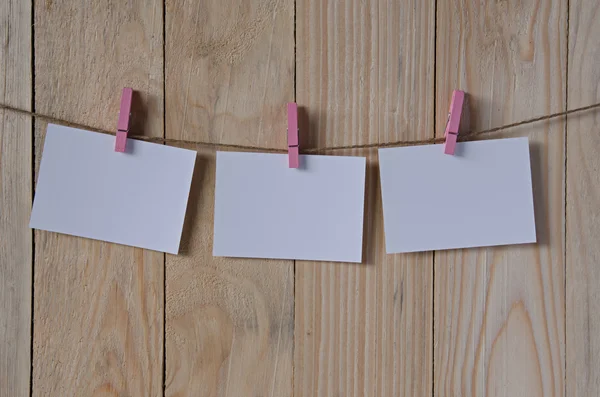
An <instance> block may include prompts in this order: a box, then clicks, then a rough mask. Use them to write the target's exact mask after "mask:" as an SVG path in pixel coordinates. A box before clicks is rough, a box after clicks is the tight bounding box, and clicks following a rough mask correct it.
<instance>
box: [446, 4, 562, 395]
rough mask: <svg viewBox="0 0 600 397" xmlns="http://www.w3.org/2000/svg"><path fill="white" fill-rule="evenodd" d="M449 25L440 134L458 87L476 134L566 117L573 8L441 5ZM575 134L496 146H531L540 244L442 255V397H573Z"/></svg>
mask: <svg viewBox="0 0 600 397" xmlns="http://www.w3.org/2000/svg"><path fill="white" fill-rule="evenodd" d="M437 16H438V24H437V25H438V33H437V46H436V48H437V78H436V79H437V85H436V87H437V92H436V103H437V106H436V121H437V122H436V132H437V134H438V135H440V134H443V128H444V125H445V122H446V118H447V111H448V103H449V101H450V96H451V92H452V89H456V88H458V89H463V90H465V91H466V92H467V93H468V94H469V98H468V99H469V100H468V101H467V105H466V106H465V109H464V113H465V114H464V117H463V121H462V127H463V129H465V130H478V129H484V128H488V127H494V126H499V125H502V124H506V123H510V122H515V121H520V120H524V119H527V118H530V117H533V116H539V115H544V114H548V113H551V112H557V111H561V110H564V108H565V79H566V40H565V38H566V1H563V0H554V1H545V2H517V1H507V2H493V3H492V2H488V3H479V2H478V3H474V2H470V1H463V0H453V1H447V2H446V1H441V2H438V13H437ZM564 129H565V123H564V120H558V121H553V122H542V123H537V124H533V125H529V126H527V127H524V128H518V129H514V130H511V131H507V132H504V133H502V134H499V135H495V136H494V137H496V138H497V137H506V136H513V135H521V136H522V135H525V136H528V137H529V140H530V152H531V163H532V164H531V166H532V173H533V190H534V203H535V211H536V226H537V237H538V242H537V244H535V245H526V246H508V247H500V248H483V249H475V250H455V251H447V252H439V253H436V255H435V288H434V291H435V297H434V302H435V305H434V319H435V320H434V321H435V330H434V363H435V369H434V385H435V390H434V393H435V395H436V396H449V395H461V396H483V395H485V396H495V395H502V396H504V395H527V396H542V395H543V396H562V395H563V394H564V371H565V367H564V366H565V343H564V338H565V334H564V319H565V312H564V272H565V267H564V266H565V265H564V225H565V223H564V222H565V218H564V208H565V201H564V187H565V185H564V161H565V157H564V151H565V148H564V139H565V136H564ZM487 138H491V137H487ZM440 200H441V202H446V201H447V198H442V197H440Z"/></svg>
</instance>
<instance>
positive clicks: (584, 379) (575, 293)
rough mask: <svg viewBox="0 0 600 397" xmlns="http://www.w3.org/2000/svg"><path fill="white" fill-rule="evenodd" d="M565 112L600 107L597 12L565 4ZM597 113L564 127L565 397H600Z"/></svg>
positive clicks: (588, 0)
mask: <svg viewBox="0 0 600 397" xmlns="http://www.w3.org/2000/svg"><path fill="white" fill-rule="evenodd" d="M569 6H570V8H569V68H568V71H569V76H568V92H567V96H568V104H569V108H571V109H572V108H575V107H579V106H585V105H589V104H593V103H597V102H600V68H599V66H598V65H600V46H599V40H600V8H599V7H598V2H597V1H593V0H571V1H570V3H569ZM599 151H600V112H598V110H595V111H592V112H589V113H586V114H578V115H573V116H569V118H568V124H567V246H566V250H567V256H566V257H567V283H566V285H567V319H566V322H567V358H566V360H567V393H566V394H567V396H596V395H600V372H599V371H598V368H599V367H600V321H599V320H598V316H597V313H598V312H599V311H600V297H599V296H598V284H599V281H600V270H599V266H598V265H599V264H600V248H599V247H598V241H599V238H600V225H599V224H598V208H600V173H599V171H600V160H599V158H598V153H599Z"/></svg>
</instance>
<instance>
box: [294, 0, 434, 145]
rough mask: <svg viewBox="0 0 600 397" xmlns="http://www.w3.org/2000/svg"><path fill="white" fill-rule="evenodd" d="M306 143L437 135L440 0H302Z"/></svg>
mask: <svg viewBox="0 0 600 397" xmlns="http://www.w3.org/2000/svg"><path fill="white" fill-rule="evenodd" d="M296 8H297V17H296V20H297V32H296V37H297V51H296V53H297V54H296V56H297V72H298V75H297V79H296V85H297V99H298V103H299V105H300V106H306V107H307V109H306V110H307V112H308V125H307V127H309V131H308V133H307V134H306V133H305V134H302V135H301V136H302V139H304V142H302V144H303V145H302V146H303V147H323V146H332V145H342V144H343V145H350V144H365V143H378V142H380V143H383V142H389V141H392V140H397V139H400V138H401V139H423V138H425V137H430V135H429V134H430V133H431V131H432V128H433V119H432V116H431V114H432V113H431V112H432V109H433V94H432V93H433V70H434V63H433V55H434V54H433V48H434V47H433V45H434V42H433V41H434V38H435V26H434V19H433V18H435V14H434V12H435V2H434V1H433V0H428V1H416V0H410V1H406V2H397V1H392V0H384V1H371V2H368V1H367V2H365V1H358V0H352V1H344V2H337V1H332V0H328V1H320V0H298V2H297V5H296Z"/></svg>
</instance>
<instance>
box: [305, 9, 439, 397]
mask: <svg viewBox="0 0 600 397" xmlns="http://www.w3.org/2000/svg"><path fill="white" fill-rule="evenodd" d="M434 10H435V3H434V2H433V1H428V2H417V1H410V2H407V3H403V4H400V3H399V2H394V1H385V2H362V1H347V2H336V1H317V0H301V1H298V3H297V12H298V14H297V27H298V29H297V40H298V42H297V56H298V64H297V70H298V77H297V92H298V103H299V104H300V105H302V106H306V109H305V110H306V111H305V118H307V120H305V122H304V124H305V128H304V131H306V129H307V128H308V132H306V133H305V134H304V135H305V136H306V134H308V139H306V138H305V139H306V142H305V147H306V146H308V147H314V146H318V147H322V146H330V145H349V144H359V143H367V142H370V143H378V142H389V141H395V140H399V139H425V138H431V137H433V129H432V124H433V120H432V117H431V115H432V114H433V101H432V99H433V83H434V81H433V73H432V68H433V60H434V52H433V49H434V47H433V44H434V42H433V40H434V35H435V28H434V18H435V11H434ZM302 131H303V129H302V127H301V133H302ZM333 154H346V155H356V156H359V155H360V156H368V166H367V167H368V169H367V186H366V210H365V214H366V216H365V237H364V239H365V248H364V250H365V254H364V256H365V261H364V263H363V264H358V265H357V264H334V263H323V262H298V263H297V264H296V316H295V317H296V332H295V346H296V347H295V354H294V357H295V359H294V363H295V365H294V380H295V381H294V383H295V384H294V394H295V395H296V396H330V395H341V396H420V395H427V394H429V393H431V374H432V368H433V367H432V366H433V363H432V361H431V359H432V353H431V349H432V346H431V342H432V334H431V331H432V310H431V307H432V300H431V299H432V286H433V278H432V262H433V260H432V255H431V253H422V254H408V255H387V254H386V253H385V248H384V235H383V214H382V208H381V198H380V190H379V173H378V165H377V161H376V159H377V157H376V156H377V153H376V151H375V150H370V151H367V150H362V151H361V150H354V151H348V152H334V153H333Z"/></svg>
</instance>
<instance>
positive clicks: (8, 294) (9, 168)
mask: <svg viewBox="0 0 600 397" xmlns="http://www.w3.org/2000/svg"><path fill="white" fill-rule="evenodd" d="M31 40H32V35H31V3H29V2H24V1H18V0H15V1H13V0H8V1H3V2H2V3H1V4H0V41H1V42H2V43H3V45H2V46H0V60H1V61H0V97H1V98H2V99H1V102H2V104H6V105H10V106H14V107H18V108H20V109H27V110H31V97H32V92H33V89H32V88H33V87H32V70H31V56H32V48H31ZM0 118H1V120H2V124H1V125H0V396H15V397H18V396H28V395H29V380H30V368H31V295H32V290H31V288H32V284H31V272H32V249H33V246H32V234H31V230H29V227H28V223H29V211H30V209H31V196H32V183H31V182H32V181H31V179H32V178H31V156H32V139H31V137H32V122H31V117H29V116H24V115H19V114H15V113H12V112H10V111H4V110H0Z"/></svg>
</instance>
